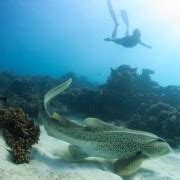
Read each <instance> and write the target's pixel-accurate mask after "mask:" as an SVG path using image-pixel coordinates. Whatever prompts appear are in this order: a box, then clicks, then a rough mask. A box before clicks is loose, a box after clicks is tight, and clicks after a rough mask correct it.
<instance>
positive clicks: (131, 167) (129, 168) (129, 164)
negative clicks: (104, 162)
mask: <svg viewBox="0 0 180 180" xmlns="http://www.w3.org/2000/svg"><path fill="white" fill-rule="evenodd" d="M145 159H146V157H145V156H144V155H143V154H142V152H137V153H136V154H135V155H134V156H132V157H130V158H129V159H118V160H117V161H116V162H115V164H114V169H115V172H116V173H117V174H118V175H120V176H122V177H124V176H128V175H131V174H133V173H135V172H136V171H137V170H138V169H139V168H140V166H141V164H142V163H143V161H144V160H145Z"/></svg>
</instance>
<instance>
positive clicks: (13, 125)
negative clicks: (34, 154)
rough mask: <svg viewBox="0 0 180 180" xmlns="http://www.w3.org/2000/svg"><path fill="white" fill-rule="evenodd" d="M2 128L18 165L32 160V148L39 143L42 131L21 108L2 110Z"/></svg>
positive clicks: (0, 117)
mask: <svg viewBox="0 0 180 180" xmlns="http://www.w3.org/2000/svg"><path fill="white" fill-rule="evenodd" d="M0 127H1V128H3V129H4V130H3V137H4V139H5V141H6V144H7V145H8V146H9V147H10V148H11V150H10V151H9V152H10V153H11V155H12V160H13V161H14V162H15V163H16V164H20V163H27V162H29V160H30V151H29V150H30V148H31V146H32V145H33V144H35V143H38V140H39V136H40V129H39V127H38V126H37V125H35V124H34V122H33V121H32V120H30V119H29V118H28V116H27V115H25V114H24V112H23V111H22V110H21V109H20V108H16V109H15V108H9V109H0Z"/></svg>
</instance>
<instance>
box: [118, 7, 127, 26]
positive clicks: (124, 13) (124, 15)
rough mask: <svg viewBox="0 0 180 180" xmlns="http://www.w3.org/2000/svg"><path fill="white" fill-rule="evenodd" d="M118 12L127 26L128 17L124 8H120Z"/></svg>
mask: <svg viewBox="0 0 180 180" xmlns="http://www.w3.org/2000/svg"><path fill="white" fill-rule="evenodd" d="M120 12H121V18H122V20H123V21H124V23H125V25H126V26H127V27H129V18H128V15H127V12H126V10H125V9H123V10H120Z"/></svg>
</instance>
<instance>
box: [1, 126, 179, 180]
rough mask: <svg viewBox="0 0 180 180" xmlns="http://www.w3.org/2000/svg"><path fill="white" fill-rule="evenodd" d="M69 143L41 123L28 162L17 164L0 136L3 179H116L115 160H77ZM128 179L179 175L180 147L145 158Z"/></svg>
mask: <svg viewBox="0 0 180 180" xmlns="http://www.w3.org/2000/svg"><path fill="white" fill-rule="evenodd" d="M67 145H68V144H67V143H65V142H63V141H60V140H57V139H54V138H52V137H49V136H48V135H47V134H46V132H45V131H44V128H43V127H41V137H40V141H39V144H37V145H35V146H34V148H33V152H32V154H33V160H31V161H30V163H29V164H21V165H15V164H13V163H12V162H11V160H10V158H9V153H8V151H7V148H8V147H7V146H6V145H5V142H4V140H3V139H2V138H0V159H1V161H0V180H14V179H15V180H24V179H25V180H29V179H33V180H37V179H43V180H47V179H51V180H59V179H63V180H64V179H65V180H71V179H73V180H74V179H77V180H96V179H97V180H101V179H103V180H112V179H113V180H116V179H121V178H120V177H119V176H117V175H116V174H114V173H113V164H112V163H110V162H108V161H105V160H103V159H95V158H89V159H87V160H84V161H81V162H76V161H73V160H72V159H70V157H69V156H70V155H69V154H68V150H67ZM126 179H135V180H136V179H154V180H160V179H168V180H171V179H177V180H178V179H180V150H179V153H178V150H177V152H176V153H173V154H171V155H170V156H167V157H163V158H161V159H157V160H151V161H146V162H144V164H143V166H142V168H141V169H140V170H139V171H138V173H136V175H134V176H133V177H130V178H126Z"/></svg>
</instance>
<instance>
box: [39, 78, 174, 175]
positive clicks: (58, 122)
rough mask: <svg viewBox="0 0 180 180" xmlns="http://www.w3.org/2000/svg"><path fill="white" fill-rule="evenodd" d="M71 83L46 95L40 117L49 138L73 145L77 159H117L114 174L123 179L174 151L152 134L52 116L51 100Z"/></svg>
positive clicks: (73, 151)
mask: <svg viewBox="0 0 180 180" xmlns="http://www.w3.org/2000/svg"><path fill="white" fill-rule="evenodd" d="M71 83H72V79H69V80H67V81H66V82H64V83H62V84H60V85H58V86H56V87H55V88H53V89H51V90H50V91H49V92H48V93H47V94H46V95H45V97H44V101H43V105H42V108H41V111H40V116H41V118H42V119H43V121H44V128H45V130H46V132H47V134H48V135H49V136H52V137H54V138H56V139H58V140H63V141H65V142H68V143H69V144H70V145H69V147H68V148H69V151H70V153H71V155H72V157H73V158H74V159H78V160H79V159H84V158H88V157H102V158H105V159H111V160H114V161H113V162H114V172H115V173H116V174H118V175H119V176H121V177H124V176H128V175H131V174H133V173H135V172H136V171H137V170H138V169H139V168H140V166H141V164H142V163H143V161H144V160H146V159H151V158H157V157H160V156H164V155H166V154H168V153H169V152H170V151H171V148H170V146H169V144H168V143H167V142H166V141H165V140H164V139H162V138H160V137H158V136H156V135H155V134H152V133H149V132H144V131H138V130H132V129H128V128H124V127H118V126H114V125H111V124H108V123H105V122H103V121H102V120H100V119H97V118H86V119H85V120H84V122H83V123H82V124H78V123H76V122H74V121H71V120H70V119H68V118H66V117H63V116H61V115H60V114H58V113H56V112H54V113H52V114H51V113H49V111H48V108H47V104H48V103H49V101H51V100H52V99H53V98H55V97H56V96H57V95H59V94H61V93H62V92H64V91H65V90H66V89H67V88H68V87H69V86H70V84H71ZM92 106H93V104H92Z"/></svg>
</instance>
